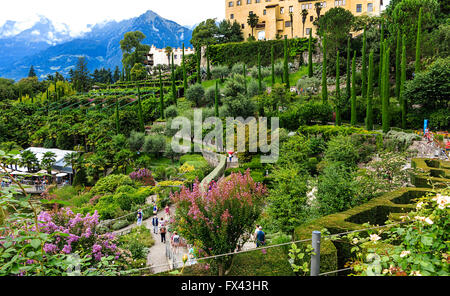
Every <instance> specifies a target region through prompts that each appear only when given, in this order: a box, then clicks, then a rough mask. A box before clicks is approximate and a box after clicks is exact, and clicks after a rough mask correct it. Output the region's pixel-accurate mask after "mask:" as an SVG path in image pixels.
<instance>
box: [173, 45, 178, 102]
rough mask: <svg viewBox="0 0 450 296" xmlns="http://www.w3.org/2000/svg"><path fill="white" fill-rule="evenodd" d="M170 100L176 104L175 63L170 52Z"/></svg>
mask: <svg viewBox="0 0 450 296" xmlns="http://www.w3.org/2000/svg"><path fill="white" fill-rule="evenodd" d="M172 100H173V102H174V103H175V106H176V105H177V86H176V85H175V63H174V62H173V52H172Z"/></svg>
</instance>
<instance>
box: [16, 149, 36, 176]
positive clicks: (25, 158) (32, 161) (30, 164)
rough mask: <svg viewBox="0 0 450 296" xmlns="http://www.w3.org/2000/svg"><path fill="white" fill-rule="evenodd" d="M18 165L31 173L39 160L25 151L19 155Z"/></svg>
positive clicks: (31, 153)
mask: <svg viewBox="0 0 450 296" xmlns="http://www.w3.org/2000/svg"><path fill="white" fill-rule="evenodd" d="M19 163H20V165H21V166H23V167H26V168H27V170H28V171H31V170H34V169H35V167H36V166H37V165H38V164H39V160H38V159H37V157H36V155H35V154H34V153H33V152H31V151H29V150H25V151H23V152H22V153H21V154H20V161H19Z"/></svg>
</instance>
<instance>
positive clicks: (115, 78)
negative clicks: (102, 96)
mask: <svg viewBox="0 0 450 296" xmlns="http://www.w3.org/2000/svg"><path fill="white" fill-rule="evenodd" d="M119 80H120V70H119V66H116V69H115V70H114V75H113V83H116V82H117V81H119Z"/></svg>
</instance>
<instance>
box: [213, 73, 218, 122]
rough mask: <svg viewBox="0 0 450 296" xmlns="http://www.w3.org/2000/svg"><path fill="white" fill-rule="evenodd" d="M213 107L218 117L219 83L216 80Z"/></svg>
mask: <svg viewBox="0 0 450 296" xmlns="http://www.w3.org/2000/svg"><path fill="white" fill-rule="evenodd" d="M214 109H215V112H216V117H219V83H218V81H217V80H216V91H215V92H214Z"/></svg>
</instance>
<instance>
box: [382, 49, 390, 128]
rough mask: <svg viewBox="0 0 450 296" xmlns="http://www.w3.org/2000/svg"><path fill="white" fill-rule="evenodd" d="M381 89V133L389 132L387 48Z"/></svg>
mask: <svg viewBox="0 0 450 296" xmlns="http://www.w3.org/2000/svg"><path fill="white" fill-rule="evenodd" d="M382 68H383V83H382V85H383V87H382V127H383V132H384V133H387V132H388V131H389V130H390V123H389V118H390V115H389V48H387V50H386V51H385V52H384V57H383V67H382Z"/></svg>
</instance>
